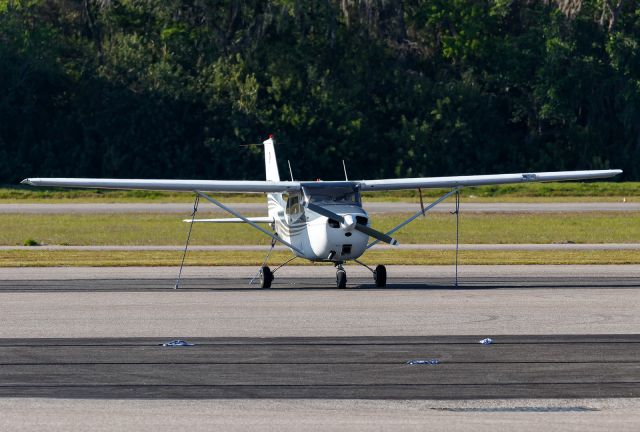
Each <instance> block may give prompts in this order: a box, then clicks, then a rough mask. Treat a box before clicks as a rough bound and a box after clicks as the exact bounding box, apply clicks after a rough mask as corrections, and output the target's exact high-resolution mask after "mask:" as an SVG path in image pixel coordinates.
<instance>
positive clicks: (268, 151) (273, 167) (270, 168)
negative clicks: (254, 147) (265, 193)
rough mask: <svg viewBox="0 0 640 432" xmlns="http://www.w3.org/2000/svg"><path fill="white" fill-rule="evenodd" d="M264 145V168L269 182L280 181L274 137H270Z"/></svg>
mask: <svg viewBox="0 0 640 432" xmlns="http://www.w3.org/2000/svg"><path fill="white" fill-rule="evenodd" d="M262 144H264V168H265V171H266V173H267V181H280V173H279V172H278V162H277V161H276V149H275V147H274V141H273V135H269V139H267V140H266V141H264V142H263V143H262Z"/></svg>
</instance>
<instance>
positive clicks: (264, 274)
mask: <svg viewBox="0 0 640 432" xmlns="http://www.w3.org/2000/svg"><path fill="white" fill-rule="evenodd" d="M271 282H273V273H271V269H270V268H269V267H267V266H264V267H262V268H261V269H260V288H271Z"/></svg>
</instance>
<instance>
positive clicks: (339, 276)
mask: <svg viewBox="0 0 640 432" xmlns="http://www.w3.org/2000/svg"><path fill="white" fill-rule="evenodd" d="M336 285H337V286H338V288H346V286H347V272H346V271H344V270H338V271H337V272H336Z"/></svg>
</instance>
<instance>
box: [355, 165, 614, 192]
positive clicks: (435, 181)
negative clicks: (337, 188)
mask: <svg viewBox="0 0 640 432" xmlns="http://www.w3.org/2000/svg"><path fill="white" fill-rule="evenodd" d="M620 173H622V170H619V169H613V170H591V171H555V172H540V173H519V174H494V175H473V176H454V177H418V178H404V179H384V180H360V181H358V182H356V183H359V184H360V187H361V190H362V191H363V192H365V191H382V190H400V189H417V188H424V189H428V188H451V187H458V186H482V185H498V184H507V183H529V182H550V181H564V180H590V179H601V178H608V177H613V176H615V175H618V174H620Z"/></svg>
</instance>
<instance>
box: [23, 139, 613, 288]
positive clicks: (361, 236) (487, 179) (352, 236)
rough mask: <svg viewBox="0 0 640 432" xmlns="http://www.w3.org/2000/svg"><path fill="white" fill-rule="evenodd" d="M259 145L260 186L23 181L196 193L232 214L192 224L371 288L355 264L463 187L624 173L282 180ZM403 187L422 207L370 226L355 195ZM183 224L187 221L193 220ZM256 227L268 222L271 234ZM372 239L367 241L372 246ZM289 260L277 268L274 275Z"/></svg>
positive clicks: (264, 271) (342, 282) (268, 277)
mask: <svg viewBox="0 0 640 432" xmlns="http://www.w3.org/2000/svg"><path fill="white" fill-rule="evenodd" d="M262 144H263V145H264V151H265V170H266V180H264V181H254V180H231V181H229V180H145V179H96V178H28V179H25V180H23V181H22V183H23V184H28V185H32V186H53V187H73V188H97V189H137V190H155V191H184V192H192V193H195V194H196V195H197V198H196V203H197V201H198V200H199V198H204V199H206V200H207V201H210V202H211V203H213V204H215V205H217V206H218V207H220V208H221V209H223V210H224V211H226V212H228V213H230V214H231V215H233V216H235V217H234V218H225V219H200V220H197V219H196V220H195V221H196V222H212V223H228V222H239V223H247V224H249V225H251V226H252V227H254V228H256V229H258V230H260V231H261V232H263V233H264V234H266V235H268V236H269V237H271V239H272V242H271V249H270V250H269V254H270V253H271V250H272V249H273V246H274V245H275V243H276V242H280V243H282V244H284V245H286V246H287V247H288V248H289V249H290V250H291V251H292V252H293V254H294V256H293V258H291V260H292V259H294V258H297V257H301V258H305V259H308V260H310V261H315V262H331V263H333V264H334V266H335V267H336V269H337V271H336V285H337V286H338V288H344V287H345V286H346V284H347V275H346V272H345V270H344V267H343V264H344V263H345V262H347V261H354V262H357V263H358V264H361V265H363V266H365V267H367V268H368V269H369V270H371V272H372V273H373V277H374V281H375V284H376V286H378V287H384V286H385V285H386V282H387V272H386V268H385V267H384V266H383V265H378V266H377V267H376V268H375V269H371V268H370V267H368V266H366V265H365V264H363V263H362V262H360V261H359V260H358V258H360V256H361V255H362V254H363V253H364V252H365V251H366V250H367V249H369V248H371V246H373V245H374V244H376V243H378V242H385V243H388V244H391V245H396V244H398V242H397V241H396V240H395V239H394V238H393V237H391V236H392V235H393V234H394V233H395V232H396V231H397V230H399V229H400V228H402V227H404V226H405V225H407V224H408V223H410V222H412V221H413V220H415V219H416V218H417V217H419V216H421V215H425V213H426V212H427V211H429V210H430V209H431V208H433V207H434V206H436V205H437V204H438V203H440V202H442V201H444V200H445V199H446V198H448V197H449V196H451V195H453V194H457V193H458V191H459V189H460V188H462V187H465V186H480V185H497V184H506V183H529V182H549V181H562V180H585V179H600V178H607V177H613V176H615V175H618V174H620V173H622V170H591V171H559V172H540V173H520V174H496V175H474V176H456V177H420V178H401V179H384V180H355V181H349V180H344V181H293V178H292V180H291V181H281V180H280V173H279V171H278V165H277V162H276V153H275V148H274V140H273V136H269V138H268V139H267V140H266V141H264V142H263V143H262ZM345 177H346V170H345ZM424 188H451V190H450V191H449V192H447V193H446V194H444V195H442V196H441V197H440V198H438V199H437V200H435V201H434V202H432V203H431V204H429V205H428V206H426V207H424V206H423V205H422V193H421V189H424ZM401 189H417V190H418V191H420V196H421V200H420V201H421V208H420V210H419V211H418V212H416V213H415V214H414V215H413V216H411V217H410V218H408V219H407V220H405V221H404V222H402V223H401V224H399V225H398V226H396V227H395V228H393V229H391V230H389V231H388V232H386V233H383V232H380V231H378V230H376V229H374V228H372V227H371V218H370V217H369V215H368V214H367V212H366V211H365V210H364V209H363V208H362V201H361V198H360V194H361V192H363V191H366V192H376V191H387V190H401ZM208 192H246V193H252V192H253V193H266V194H267V202H268V209H269V210H268V216H266V217H245V216H243V215H241V214H240V213H238V212H237V211H236V210H234V209H232V208H230V207H228V206H226V205H224V204H223V203H221V202H220V201H218V200H216V199H215V198H213V197H211V196H209V195H208V194H207V193H208ZM196 210H197V204H196V206H195V208H194V215H195V211H196ZM188 221H191V222H193V221H194V219H191V220H188ZM259 224H269V226H270V228H271V229H272V231H273V232H271V231H269V230H267V229H265V228H263V227H262V226H260V225H259ZM370 238H373V240H372V241H371V242H370V241H369V240H370ZM269 254H267V258H266V259H265V262H264V263H263V265H262V266H261V269H260V272H259V277H260V286H261V287H262V288H269V287H270V286H271V282H272V281H273V273H274V272H275V270H274V271H273V272H272V271H271V270H270V269H269V267H268V266H266V263H267V260H268V258H269ZM291 260H289V261H291ZM289 261H286V262H285V263H284V264H282V265H280V266H279V267H278V268H276V270H277V269H279V268H280V267H282V266H284V265H285V264H287V263H288V262H289Z"/></svg>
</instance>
